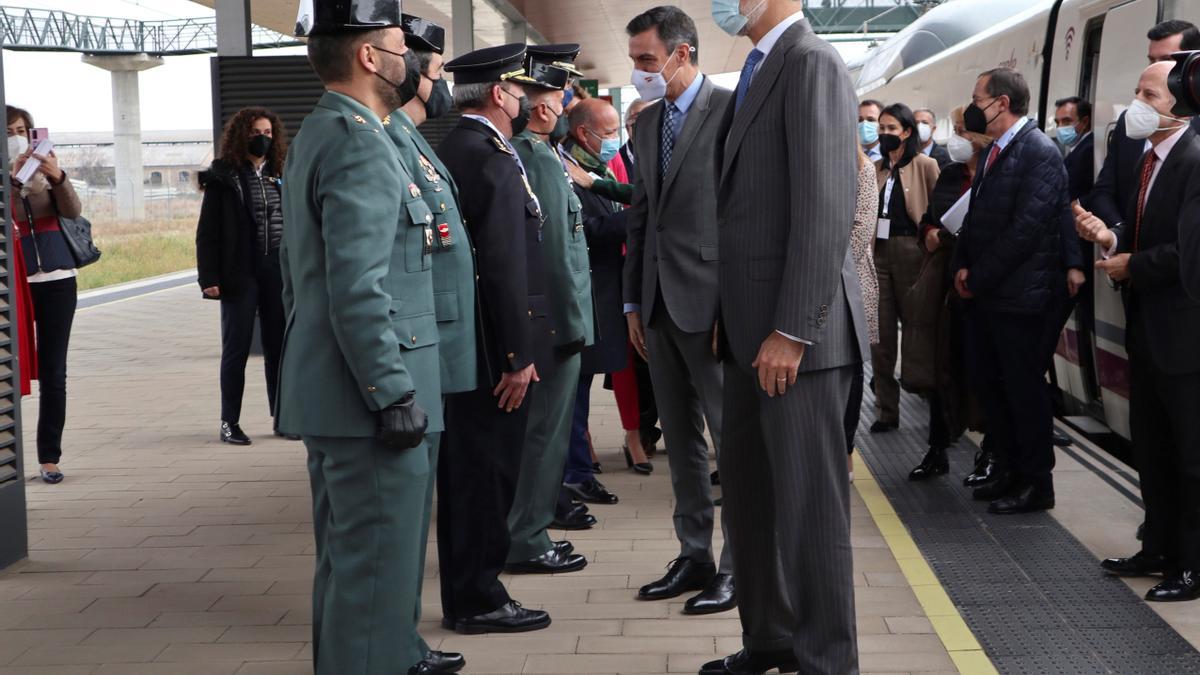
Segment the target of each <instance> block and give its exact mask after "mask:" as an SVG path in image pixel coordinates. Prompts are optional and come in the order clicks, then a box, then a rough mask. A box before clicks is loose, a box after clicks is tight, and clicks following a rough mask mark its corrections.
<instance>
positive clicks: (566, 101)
mask: <svg viewBox="0 0 1200 675" xmlns="http://www.w3.org/2000/svg"><path fill="white" fill-rule="evenodd" d="M574 99H575V90H574V89H571V88H570V87H567V88H566V89H565V90H564V91H563V108H566V107H567V106H569V105H571V101H573V100H574Z"/></svg>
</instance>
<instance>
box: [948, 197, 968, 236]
mask: <svg viewBox="0 0 1200 675" xmlns="http://www.w3.org/2000/svg"><path fill="white" fill-rule="evenodd" d="M970 207H971V191H970V190H967V191H966V192H964V193H963V196H961V197H959V198H958V201H956V202H954V206H951V207H950V208H948V209H946V212H945V213H943V214H942V227H945V228H946V229H947V230H948V231H949V232H950V234H958V231H959V230H961V229H962V226H963V220H965V219H966V217H967V210H968V209H969V208H970Z"/></svg>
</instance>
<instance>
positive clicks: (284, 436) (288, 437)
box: [275, 430, 300, 441]
mask: <svg viewBox="0 0 1200 675" xmlns="http://www.w3.org/2000/svg"><path fill="white" fill-rule="evenodd" d="M275 435H276V436H278V437H280V438H282V439H284V440H285V441H298V440H300V437H299V436H297V435H296V434H285V433H283V432H282V431H278V430H276V431H275Z"/></svg>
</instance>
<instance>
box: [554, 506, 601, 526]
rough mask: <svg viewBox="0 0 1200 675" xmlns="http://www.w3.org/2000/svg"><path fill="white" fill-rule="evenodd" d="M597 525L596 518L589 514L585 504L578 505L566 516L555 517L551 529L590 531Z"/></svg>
mask: <svg viewBox="0 0 1200 675" xmlns="http://www.w3.org/2000/svg"><path fill="white" fill-rule="evenodd" d="M595 525H596V516H593V515H592V514H590V513H588V508H587V506H586V505H584V504H576V505H575V506H574V507H572V508H571V510H570V511H569V512H567V514H566V515H565V516H558V515H555V516H554V520H553V521H552V522H551V523H550V527H552V528H554V529H556V530H590V529H592V528H593V527H594V526H595Z"/></svg>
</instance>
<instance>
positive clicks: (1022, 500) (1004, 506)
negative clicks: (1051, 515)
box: [988, 485, 1054, 516]
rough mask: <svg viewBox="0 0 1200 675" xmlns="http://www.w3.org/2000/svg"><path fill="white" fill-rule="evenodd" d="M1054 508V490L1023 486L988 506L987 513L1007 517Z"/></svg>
mask: <svg viewBox="0 0 1200 675" xmlns="http://www.w3.org/2000/svg"><path fill="white" fill-rule="evenodd" d="M1052 508H1054V490H1045V489H1041V488H1036V487H1034V486H1032V485H1025V486H1023V487H1021V488H1020V489H1018V490H1016V491H1014V492H1012V493H1011V494H1009V495H1006V496H1004V497H1000V498H999V499H997V500H995V501H993V502H992V503H991V504H988V513H994V514H996V515H998V516H1007V515H1012V514H1015V513H1033V512H1034V511H1047V510H1049V509H1052Z"/></svg>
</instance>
